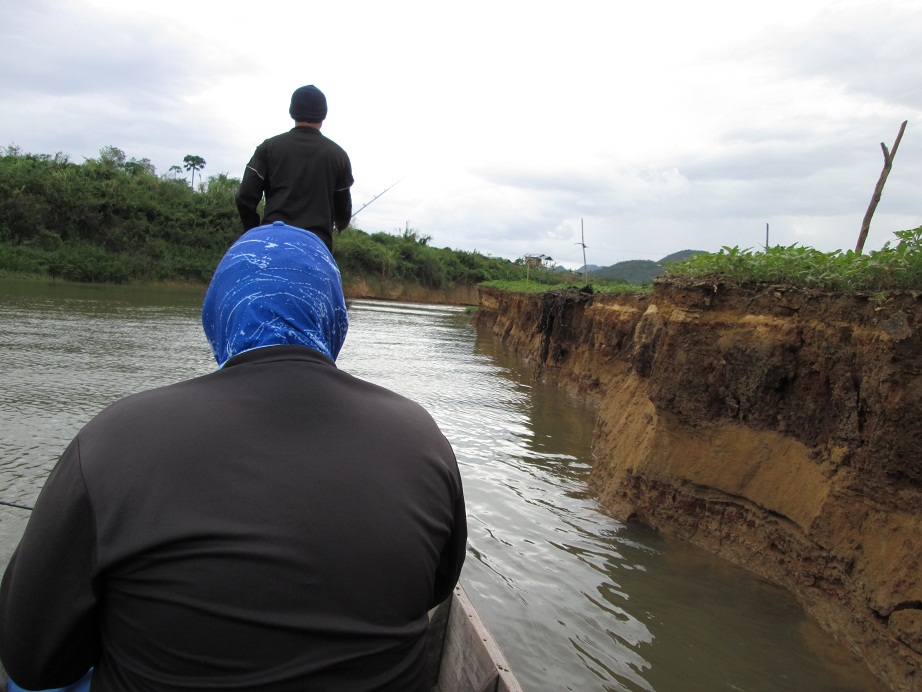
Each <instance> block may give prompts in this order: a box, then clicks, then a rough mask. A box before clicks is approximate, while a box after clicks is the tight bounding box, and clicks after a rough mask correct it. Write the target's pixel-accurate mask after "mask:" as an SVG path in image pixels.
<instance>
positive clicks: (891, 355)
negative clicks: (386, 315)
mask: <svg viewBox="0 0 922 692" xmlns="http://www.w3.org/2000/svg"><path fill="white" fill-rule="evenodd" d="M476 320H477V322H478V323H479V324H481V325H486V326H488V327H490V328H491V329H492V331H493V333H495V334H496V335H498V336H499V337H500V338H502V340H503V341H504V342H505V343H506V344H507V345H508V346H509V347H510V348H512V349H514V350H515V351H516V353H517V354H518V355H519V356H520V357H522V358H523V359H524V360H526V361H527V362H529V363H532V364H534V365H535V366H536V368H537V373H538V376H539V377H541V378H543V379H545V380H549V381H554V382H556V383H558V384H559V385H561V386H564V387H567V388H568V389H570V391H571V392H573V393H574V394H578V395H581V396H585V397H589V398H592V399H593V400H594V401H595V402H596V403H597V404H598V405H599V419H598V421H597V425H596V432H595V440H594V453H595V457H596V459H595V464H594V467H593V470H592V473H591V476H590V485H591V486H592V487H593V489H594V490H595V491H596V492H597V493H598V495H599V497H600V499H601V501H602V503H603V504H604V505H605V507H606V508H608V510H609V511H611V512H612V514H613V515H615V516H616V517H619V518H621V519H637V520H640V521H643V522H645V523H647V524H650V525H651V526H654V527H656V528H657V529H659V530H662V531H664V532H668V533H670V534H673V535H676V536H679V537H682V538H685V539H687V540H689V541H691V542H693V543H695V544H697V545H700V546H703V547H705V548H707V549H708V550H710V551H712V552H714V553H716V554H718V555H720V556H722V557H724V558H727V559H729V560H732V561H733V562H736V563H738V564H741V565H743V566H745V567H747V568H749V569H751V570H753V571H755V572H757V573H759V574H760V575H762V576H764V577H766V578H768V579H770V580H772V581H774V582H776V583H778V584H781V585H783V586H785V587H786V588H788V589H789V590H790V591H792V592H793V593H794V594H795V595H796V596H797V597H798V598H799V599H800V601H801V602H802V603H803V605H804V607H805V608H806V609H807V611H808V612H809V613H811V614H812V616H813V617H815V618H816V619H817V620H818V621H819V622H820V623H821V624H822V625H823V626H824V627H825V628H826V629H827V630H828V631H829V632H831V633H832V634H833V635H834V636H836V637H837V638H838V639H839V640H840V641H841V642H843V644H844V645H847V646H849V647H850V648H852V649H853V650H855V651H856V652H858V653H860V654H861V655H862V656H863V657H864V658H865V660H866V661H867V663H868V666H869V667H870V668H871V670H872V671H873V672H875V673H876V674H877V675H878V676H879V677H880V678H881V679H882V680H883V681H884V682H885V683H886V684H887V685H888V686H890V687H891V688H892V689H899V690H922V672H920V666H922V572H920V550H922V406H920V404H922V297H920V296H918V295H915V294H908V293H903V294H893V295H887V296H874V297H869V296H862V295H844V294H832V293H822V292H815V291H806V290H798V289H794V288H790V287H772V288H763V289H759V290H748V289H745V288H732V289H730V288H727V287H726V286H723V285H715V284H713V283H707V282H697V283H676V282H672V283H669V282H663V283H659V284H658V285H657V286H656V287H655V289H654V291H653V294H652V295H650V296H644V297H635V296H609V295H592V294H591V293H589V292H580V291H577V290H575V289H574V290H569V291H563V292H555V293H550V294H544V295H539V296H526V295H523V294H510V293H505V292H500V291H495V290H491V289H481V300H480V310H479V311H478V313H477V316H476Z"/></svg>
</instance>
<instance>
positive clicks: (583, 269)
mask: <svg viewBox="0 0 922 692" xmlns="http://www.w3.org/2000/svg"><path fill="white" fill-rule="evenodd" d="M560 269H562V270H563V271H565V272H568V271H570V270H569V269H566V268H564V267H560ZM599 269H602V267H600V266H599V265H598V264H587V265H585V266H583V267H580V268H579V269H575V270H574V271H575V272H576V273H577V274H585V273H586V272H589V273H590V274H591V273H592V272H594V271H597V270H599Z"/></svg>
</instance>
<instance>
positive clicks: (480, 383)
mask: <svg viewBox="0 0 922 692" xmlns="http://www.w3.org/2000/svg"><path fill="white" fill-rule="evenodd" d="M200 301H201V291H190V290H184V291H183V290H174V291H160V292H153V293H150V294H146V293H144V292H141V291H137V290H131V289H121V288H100V287H77V289H76V290H75V289H73V288H72V287H67V288H65V287H63V286H61V285H58V286H55V287H53V288H49V285H46V284H25V283H15V282H12V283H11V282H3V281H0V328H2V329H0V332H2V333H0V348H2V352H3V358H2V360H0V377H2V378H3V382H4V389H3V395H2V400H0V416H2V418H0V426H2V430H0V432H2V438H0V439H2V448H0V460H2V465H0V499H4V500H12V501H20V502H25V503H27V504H31V502H32V501H33V500H34V498H35V496H36V495H37V493H38V490H39V488H40V487H41V485H42V483H43V482H44V478H45V476H46V475H47V472H48V470H49V469H50V467H51V465H52V464H53V463H54V461H55V459H56V457H57V455H58V454H59V453H60V452H61V450H62V449H63V447H64V445H65V444H66V443H67V442H68V441H69V440H70V438H71V437H72V436H73V434H74V433H75V432H76V430H77V429H79V427H80V426H81V425H83V423H85V422H86V421H87V420H89V418H90V417H92V415H94V414H95V413H96V412H97V411H98V410H99V409H101V408H102V407H103V406H104V405H106V404H107V403H109V402H111V401H113V400H114V399H117V398H119V397H121V396H123V395H124V394H127V393H129V392H133V391H137V390H140V389H145V388H149V387H151V386H156V385H159V384H166V383H169V382H174V381H176V380H180V379H184V378H186V377H190V376H195V375H198V374H204V373H207V372H209V371H210V370H211V369H213V367H214V361H213V360H212V358H211V354H210V351H209V349H208V347H207V344H206V343H205V339H204V337H203V336H202V334H201V328H200V326H199V323H198V310H199V305H200ZM350 320H351V327H350V331H349V336H348V338H347V340H346V344H345V346H344V348H343V351H342V353H341V355H340V359H339V366H340V367H341V368H343V369H344V370H346V371H348V372H351V373H352V374H354V375H357V376H359V377H363V378H365V379H368V380H371V381H373V382H376V383H378V384H381V385H383V386H386V387H389V388H391V389H394V390H395V391H398V392H400V393H402V394H405V395H407V396H409V397H411V398H413V399H416V400H417V401H419V402H420V403H421V404H423V405H424V406H425V407H426V408H427V409H428V410H429V411H431V412H432V414H433V416H434V417H435V418H436V420H437V421H438V423H439V425H440V426H441V427H442V429H443V431H444V432H445V434H446V436H447V437H448V439H449V440H450V441H451V442H452V445H453V446H454V449H455V452H456V454H457V456H458V460H459V464H460V466H461V473H462V476H463V479H464V483H465V494H466V497H467V503H468V518H469V526H470V541H469V547H468V561H467V563H466V565H465V568H464V574H463V576H462V579H463V581H464V583H465V586H466V588H467V590H468V592H469V593H470V595H471V598H472V600H473V601H474V603H475V604H476V606H477V607H478V610H479V611H480V613H481V615H482V616H483V618H484V620H485V621H486V622H487V624H488V626H489V627H490V629H491V630H492V631H493V633H494V635H495V636H496V638H497V640H498V641H499V643H500V645H501V646H502V647H503V649H504V652H505V653H506V655H507V657H508V658H509V660H510V662H511V664H512V666H513V669H514V670H515V672H516V675H517V676H518V678H519V680H520V681H521V682H522V683H523V685H524V687H525V689H527V690H659V691H661V692H666V691H670V690H715V689H729V690H794V689H796V690H856V691H858V690H870V689H874V688H875V686H874V681H873V679H872V678H870V676H869V675H868V674H867V673H866V672H865V670H864V669H863V667H862V666H860V665H858V664H856V663H855V662H854V661H852V660H851V659H850V658H849V657H848V656H846V655H845V654H844V653H842V652H841V649H840V648H839V647H837V646H836V645H835V644H833V643H832V642H831V641H830V640H829V638H828V637H826V636H825V635H823V633H822V632H820V631H819V630H818V629H817V628H816V626H815V625H813V624H812V623H810V622H809V621H808V620H806V619H805V618H804V616H803V614H802V611H801V610H800V609H799V608H798V607H797V606H796V604H794V602H793V601H792V600H791V599H790V598H789V597H788V596H787V595H786V594H785V593H783V592H781V591H780V590H778V589H776V588H774V587H772V586H770V585H768V584H765V583H764V582H762V581H760V580H758V579H755V578H753V577H752V576H751V575H748V574H747V573H745V572H744V571H742V570H740V569H737V568H734V567H732V566H730V565H728V564H726V563H724V562H722V561H720V560H717V559H716V558H713V557H712V556H710V555H707V554H704V553H702V552H701V551H699V550H696V549H694V548H692V547H689V546H686V545H683V544H681V543H676V542H672V541H668V540H666V539H664V538H662V537H660V536H659V535H657V534H655V533H653V532H651V531H649V530H646V529H644V528H643V527H640V526H635V525H624V524H622V523H620V522H617V521H615V520H613V519H611V518H610V517H608V516H606V515H605V514H604V513H603V512H601V511H600V508H599V507H598V506H597V503H596V501H595V500H594V498H593V497H592V496H591V495H590V494H589V493H588V491H587V490H586V483H585V479H586V476H587V475H588V472H589V468H590V460H591V449H590V443H591V436H592V429H593V426H594V415H595V412H594V411H593V410H592V409H591V408H589V407H587V406H585V405H583V404H581V403H580V402H579V401H576V400H574V399H572V398H570V397H568V396H567V395H566V394H565V393H563V392H562V391H560V390H557V389H556V388H553V387H548V386H544V385H540V384H537V383H535V382H534V381H533V377H532V370H531V369H530V368H527V367H524V366H522V365H521V364H520V363H519V362H518V361H516V360H515V359H513V358H511V357H510V356H509V355H508V354H506V353H505V352H504V351H503V349H502V348H501V346H500V345H499V344H497V343H496V342H495V340H494V339H493V338H491V337H490V336H489V335H488V334H484V333H478V332H477V330H475V329H474V328H472V327H471V326H470V324H469V318H468V316H467V315H466V314H465V312H464V311H463V310H461V309H457V308H446V307H437V306H420V305H407V304H397V303H386V302H378V301H356V302H354V303H353V304H351V306H350ZM23 514H27V513H25V512H22V511H21V510H11V509H6V508H0V559H2V560H4V561H5V559H6V557H7V555H8V554H9V552H10V551H12V549H13V547H14V545H15V542H16V540H18V536H19V534H20V533H21V532H22V528H23V526H24V521H25V517H23Z"/></svg>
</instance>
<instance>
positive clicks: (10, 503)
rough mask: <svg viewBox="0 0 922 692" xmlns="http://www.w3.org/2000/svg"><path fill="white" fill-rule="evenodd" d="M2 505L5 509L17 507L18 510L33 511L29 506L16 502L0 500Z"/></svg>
mask: <svg viewBox="0 0 922 692" xmlns="http://www.w3.org/2000/svg"><path fill="white" fill-rule="evenodd" d="M0 505H3V506H4V507H15V508H16V509H27V510H29V511H30V512H31V511H32V507H29V505H18V504H16V503H15V502H4V501H3V500H0Z"/></svg>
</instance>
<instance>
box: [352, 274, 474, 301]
mask: <svg viewBox="0 0 922 692" xmlns="http://www.w3.org/2000/svg"><path fill="white" fill-rule="evenodd" d="M478 290H479V289H478V287H477V286H475V285H461V286H453V287H452V288H444V289H440V288H427V287H425V286H420V285H418V284H411V283H406V282H404V281H396V280H393V279H392V280H388V281H381V280H379V279H376V278H374V277H364V276H358V277H345V278H344V280H343V293H344V294H345V296H346V298H348V299H354V298H380V299H382V300H397V301H402V302H407V303H435V304H441V305H477V303H478V301H479V297H478Z"/></svg>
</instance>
